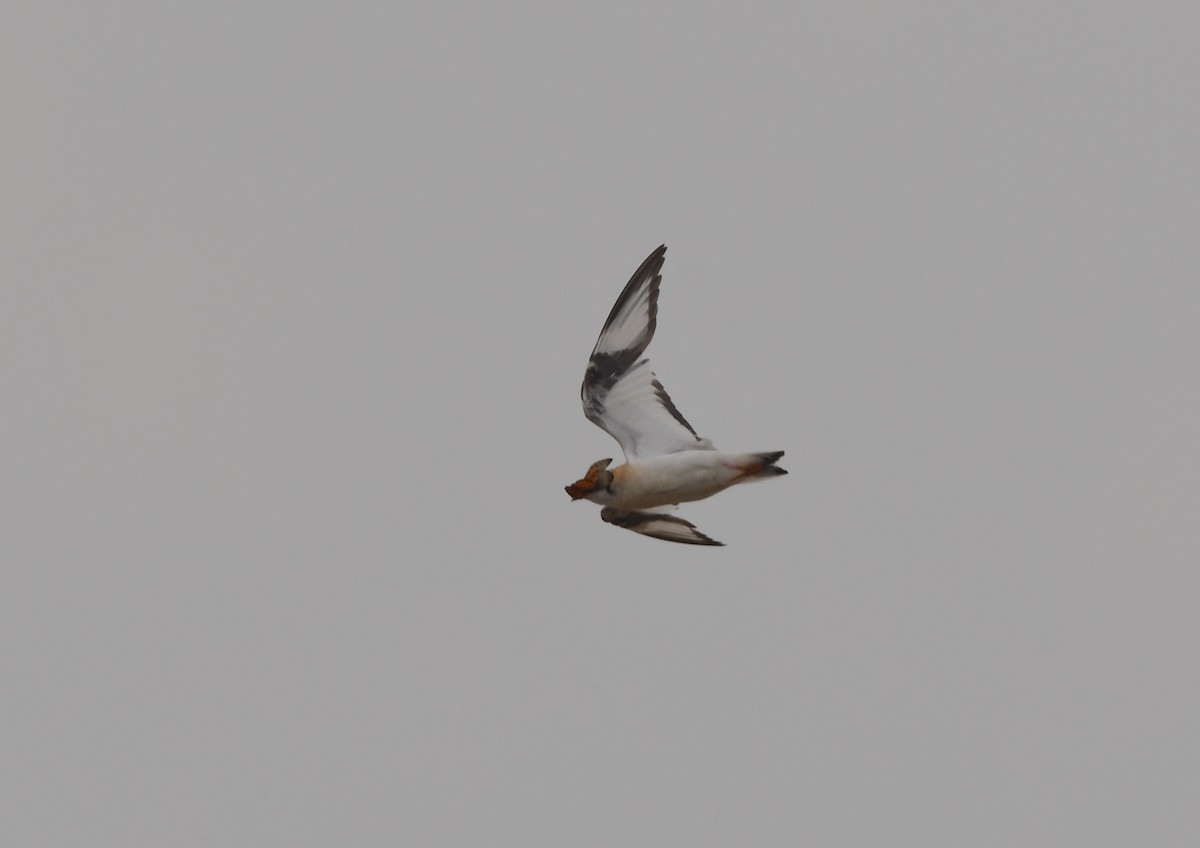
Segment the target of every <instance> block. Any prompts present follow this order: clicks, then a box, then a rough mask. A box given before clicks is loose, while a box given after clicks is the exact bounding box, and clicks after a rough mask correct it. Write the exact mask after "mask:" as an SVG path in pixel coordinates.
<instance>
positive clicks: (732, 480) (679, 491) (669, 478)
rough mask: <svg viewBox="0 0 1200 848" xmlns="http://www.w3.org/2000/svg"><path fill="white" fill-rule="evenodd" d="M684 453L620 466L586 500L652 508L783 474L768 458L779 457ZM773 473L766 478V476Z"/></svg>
mask: <svg viewBox="0 0 1200 848" xmlns="http://www.w3.org/2000/svg"><path fill="white" fill-rule="evenodd" d="M781 453H782V452H780V453H779V454H752V453H722V452H721V451H716V450H695V451H680V452H678V453H668V454H662V455H661V456H648V457H643V458H640V459H637V460H635V461H633V462H626V463H624V464H623V465H618V466H617V467H616V468H614V469H613V470H612V475H613V479H612V482H611V483H610V484H609V485H608V486H607V487H605V488H602V489H598V490H596V491H593V492H591V493H589V494H587V495H585V496H584V497H585V498H586V499H587V500H590V501H592V502H593V503H598V504H602V505H604V506H611V507H613V508H615V509H627V510H628V509H632V510H641V509H653V508H655V507H662V506H673V505H675V504H681V503H687V502H688V501H702V500H704V499H705V498H708V497H712V496H713V495H715V494H716V493H717V492H720V491H722V490H723V489H728V488H729V487H730V486H733V485H735V484H737V483H745V482H748V481H750V480H755V479H758V478H759V477H760V476H773V475H774V474H782V473H784V472H783V469H782V468H778V467H773V466H772V465H771V464H770V463H771V460H770V458H769V457H771V456H775V457H776V458H778V456H779V455H780V454H781ZM767 469H771V470H770V471H768V472H767V473H766V474H765V475H763V472H764V471H765V470H767Z"/></svg>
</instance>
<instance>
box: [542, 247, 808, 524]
mask: <svg viewBox="0 0 1200 848" xmlns="http://www.w3.org/2000/svg"><path fill="white" fill-rule="evenodd" d="M666 252H667V246H666V245H665V244H664V245H662V246H661V247H659V248H658V250H656V251H654V252H653V253H651V254H650V255H649V256H648V257H646V261H645V262H643V263H642V267H640V268H638V269H637V271H635V272H634V275H633V277H632V278H631V279H630V280H629V282H628V283H627V284H626V286H625V290H624V291H622V292H621V296H620V297H618V298H617V302H616V303H615V304H613V308H612V311H611V312H610V313H608V320H607V321H605V322H604V329H603V330H601V331H600V337H599V338H598V339H596V347H595V348H594V349H593V350H592V358H591V359H590V360H589V361H588V367H587V371H586V372H584V375H583V387H582V389H580V396H581V397H582V398H583V414H584V415H585V416H587V419H588V420H589V421H591V422H592V423H593V424H595V425H596V426H597V427H599V428H600V429H602V430H604V431H605V432H606V433H608V434H609V435H610V436H612V437H613V438H614V439H616V440H617V443H618V444H619V445H620V446H621V450H622V451H623V452H624V454H625V463H624V464H623V465H618V466H617V467H616V468H614V469H612V470H611V471H610V470H608V466H609V465H610V464H612V460H611V459H602V460H600V461H599V462H593V463H592V466H591V468H589V469H588V470H587V473H586V474H585V475H584V476H583V479H581V480H576V481H575V482H574V483H572V484H571V485H569V486H567V487H566V490H567V494H568V495H570V496H571V500H573V501H577V500H580V499H583V500H589V501H591V502H592V503H597V504H600V505H601V506H603V507H604V508H603V509H602V510H600V518H601V519H602V520H604V521H606V522H608V523H609V524H615V525H616V526H617V527H624V528H625V529H627V530H632V531H634V532H635V533H641V534H643V535H645V536H652V537H653V538H655V539H665V540H667V541H668V542H682V543H683V544H687V545H720V544H722V543H721V542H717V541H715V540H713V539H710V538H709V537H708V536H705V535H704V534H703V533H701V532H700V531H699V530H697V529H696V525H694V524H692V523H691V522H690V521H685V520H684V519H682V518H680V517H678V516H676V515H673V514H672V512H673V511H674V509H675V507H676V506H677V505H678V504H680V503H684V502H686V501H698V500H703V499H704V498H707V497H711V496H712V495H715V494H716V493H717V492H720V491H722V490H723V489H727V488H729V487H730V486H733V485H735V484H737V483H746V482H750V481H752V480H763V479H765V478H767V477H777V476H779V475H781V474H787V471H785V470H784V469H782V468H780V467H779V466H778V465H776V464H775V463H776V462H778V461H779V458H780V457H782V456H783V451H767V452H763V453H725V452H724V451H718V450H717V449H716V448H715V447H713V443H712V442H710V441H709V440H708V439H704V438H701V437H700V436H698V435H696V431H695V430H694V429H693V428H692V425H691V424H689V423H688V422H687V419H685V418H684V417H683V415H682V414H681V413H680V412H679V410H678V409H676V408H675V404H674V403H672V402H671V398H670V396H669V395H668V394H667V390H666V389H664V388H663V385H662V383H660V382H659V381H658V378H657V377H655V376H654V372H653V371H651V370H650V360H649V359H645V358H643V357H642V354H643V353H644V352H645V350H646V348H647V347H648V346H649V344H650V340H651V339H653V338H654V328H655V326H656V324H657V320H658V287H659V285H660V284H661V283H662V274H661V271H662V266H663V261H664V259H665V256H666Z"/></svg>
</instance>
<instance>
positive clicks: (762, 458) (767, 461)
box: [735, 451, 787, 483]
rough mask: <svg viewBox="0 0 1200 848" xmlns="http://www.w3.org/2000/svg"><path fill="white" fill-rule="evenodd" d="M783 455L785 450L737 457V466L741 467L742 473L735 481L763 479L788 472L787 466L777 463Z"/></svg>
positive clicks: (746, 481)
mask: <svg viewBox="0 0 1200 848" xmlns="http://www.w3.org/2000/svg"><path fill="white" fill-rule="evenodd" d="M782 456H783V451H768V452H766V453H746V454H742V455H741V456H739V457H738V458H737V467H738V468H740V469H741V471H742V474H741V475H740V476H739V477H738V479H737V480H736V481H735V482H738V483H748V482H750V481H751V480H763V479H766V478H767V477H778V476H779V475H781V474H787V469H786V468H780V467H779V466H778V465H776V464H775V463H776V462H778V461H779V459H780V457H782Z"/></svg>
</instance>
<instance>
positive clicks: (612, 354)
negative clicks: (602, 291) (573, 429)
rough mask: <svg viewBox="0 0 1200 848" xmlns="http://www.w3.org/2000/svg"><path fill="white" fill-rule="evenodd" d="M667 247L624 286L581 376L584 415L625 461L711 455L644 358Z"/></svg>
mask: <svg viewBox="0 0 1200 848" xmlns="http://www.w3.org/2000/svg"><path fill="white" fill-rule="evenodd" d="M665 253H666V247H665V246H663V247H660V248H659V249H658V250H656V251H655V252H654V253H652V254H650V256H649V258H647V259H646V261H645V262H643V263H642V267H640V268H639V269H638V270H637V271H636V272H635V273H634V275H633V277H632V279H630V281H629V283H628V284H627V285H626V286H625V289H624V291H622V292H621V296H620V297H619V298H617V302H616V304H614V306H613V308H612V312H611V313H609V316H608V321H607V322H605V324H604V329H603V330H601V331H600V337H599V338H598V339H597V340H596V347H595V348H594V349H593V350H592V356H591V359H590V361H589V362H588V368H587V372H586V373H585V374H584V378H583V387H582V389H581V391H580V395H581V397H582V399H583V412H584V415H586V416H587V418H588V420H589V421H592V422H593V423H594V424H596V425H597V426H599V427H600V428H601V429H602V430H604V431H605V432H607V433H608V434H609V435H611V436H612V437H613V438H614V439H616V440H617V443H618V444H620V446H621V450H622V451H624V452H625V458H626V459H627V460H632V459H635V458H637V457H639V456H656V455H660V454H666V453H676V452H678V451H684V450H712V449H713V444H712V442H710V441H709V440H708V439H702V438H700V436H698V435H696V431H695V430H693V429H692V426H691V425H690V424H688V422H687V420H686V419H685V418H684V417H683V415H682V414H680V412H679V410H678V409H676V408H675V404H674V403H672V402H671V398H670V396H669V395H668V394H667V391H666V389H664V388H663V385H662V383H660V382H659V381H658V379H657V378H656V377H655V376H654V372H653V371H651V370H650V360H648V359H644V358H642V353H643V352H644V351H645V350H646V348H647V346H649V344H650V340H651V339H653V338H654V329H655V326H656V324H657V316H658V287H659V284H660V283H661V282H662V277H661V276H660V274H659V271H660V270H661V269H662V264H663V258H664V254H665Z"/></svg>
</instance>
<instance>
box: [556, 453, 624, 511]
mask: <svg viewBox="0 0 1200 848" xmlns="http://www.w3.org/2000/svg"><path fill="white" fill-rule="evenodd" d="M611 463H612V460H611V459H602V460H600V461H599V462H593V463H592V467H591V468H589V469H588V470H587V474H584V475H583V479H582V480H576V481H575V482H574V483H572V484H571V485H570V486H567V487H566V489H567V494H568V495H570V496H571V500H573V501H577V500H579V499H580V498H586V497H587V496H588V495H590V494H592V493H593V492H602V491H604V490H605V489H607V488H608V484H609V483H611V482H612V479H613V473H612V472H611V471H606V470H605V469H606V468H608V466H609V465H610V464H611Z"/></svg>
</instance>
